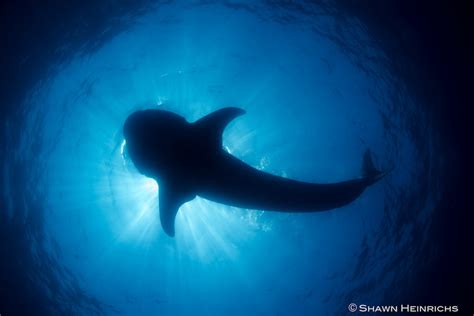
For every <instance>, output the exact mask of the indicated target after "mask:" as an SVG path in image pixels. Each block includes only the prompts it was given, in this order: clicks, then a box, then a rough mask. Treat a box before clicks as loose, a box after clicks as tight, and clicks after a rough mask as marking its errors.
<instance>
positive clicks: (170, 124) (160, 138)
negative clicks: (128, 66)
mask: <svg viewBox="0 0 474 316" xmlns="http://www.w3.org/2000/svg"><path fill="white" fill-rule="evenodd" d="M244 113H245V111H244V110H242V109H239V108H233V107H228V108H223V109H220V110H217V111H215V112H212V113H211V114H209V115H207V116H204V117H202V118H201V119H199V120H197V121H196V122H193V123H189V122H187V121H186V120H185V119H184V118H183V117H181V116H179V115H177V114H174V113H172V112H168V111H163V110H158V109H148V110H143V111H136V112H134V113H132V114H130V116H129V117H128V118H127V119H126V121H125V123H124V126H123V135H124V138H125V142H126V151H127V154H128V156H129V157H130V158H131V160H132V161H133V163H134V165H135V167H136V168H137V169H138V171H139V172H140V173H142V174H143V175H145V176H147V177H150V178H153V179H155V180H156V181H157V182H158V184H159V186H160V189H159V205H160V221H161V224H162V226H163V229H164V231H165V232H166V233H167V234H168V235H169V236H174V220H175V216H176V213H177V212H178V209H179V207H180V206H181V205H182V204H183V203H186V202H187V201H190V200H192V199H193V198H194V197H195V196H196V194H197V189H198V184H199V179H202V177H203V174H205V173H206V172H208V171H209V170H212V165H213V162H215V159H216V157H220V156H219V155H220V153H221V152H223V150H222V133H223V131H224V129H225V127H226V126H227V124H228V123H229V122H230V121H232V120H233V119H234V118H235V117H237V116H239V115H242V114H244Z"/></svg>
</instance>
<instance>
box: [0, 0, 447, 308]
mask: <svg viewBox="0 0 474 316" xmlns="http://www.w3.org/2000/svg"><path fill="white" fill-rule="evenodd" d="M307 10H308V11H301V10H292V8H291V7H278V6H274V7H272V9H271V10H270V8H268V7H266V6H265V5H263V4H262V5H255V4H252V3H247V4H245V3H242V4H240V5H230V4H227V5H225V4H210V3H200V4H194V5H191V4H189V3H187V2H181V3H180V2H174V3H169V4H164V5H156V6H153V7H152V8H151V9H150V10H149V11H148V12H146V13H144V14H142V15H140V16H138V17H137V16H134V17H129V19H131V20H130V24H129V26H128V27H127V28H126V29H125V30H124V31H123V32H121V33H119V34H117V35H116V36H114V37H113V38H111V39H110V40H109V41H108V42H106V43H104V44H103V45H102V46H101V47H99V48H98V49H96V50H93V51H88V50H84V51H78V52H77V54H76V55H75V56H72V57H71V58H69V59H67V60H65V61H64V62H62V63H60V64H58V65H56V66H55V67H54V68H52V69H51V70H50V72H49V73H48V74H47V75H45V76H44V78H43V80H41V81H40V82H38V83H37V85H36V86H35V87H34V89H32V90H31V91H30V93H29V94H28V97H27V98H26V100H25V102H24V105H23V112H22V113H21V115H22V120H23V122H24V125H23V126H22V133H21V138H20V139H19V141H18V142H13V141H12V142H11V143H8V144H7V149H8V150H9V153H11V155H10V156H9V157H10V159H9V161H8V163H7V164H5V166H4V170H3V173H4V181H5V183H6V184H7V185H5V188H8V187H10V185H9V184H11V183H15V181H16V179H15V178H14V177H17V174H15V173H13V172H12V171H11V170H15V166H17V165H18V164H21V163H25V164H26V163H27V164H28V168H27V169H26V170H24V173H25V174H27V175H28V177H27V180H26V182H25V183H24V184H23V186H24V188H25V193H17V194H24V195H19V196H18V195H14V194H11V192H6V193H7V194H6V195H8V193H10V194H11V195H12V197H10V198H9V205H8V207H7V208H6V211H5V212H6V213H7V216H6V218H7V219H8V220H12V221H13V220H14V219H15V214H14V211H13V210H18V209H19V208H20V209H22V210H23V212H25V213H26V214H30V213H31V214H32V215H31V216H28V217H27V222H28V225H31V227H30V231H31V232H32V233H31V238H30V239H29V241H30V242H31V244H32V245H34V246H32V247H33V248H32V253H33V254H34V255H33V258H36V259H35V260H37V262H36V263H37V265H36V263H35V266H36V267H37V268H36V269H35V270H34V271H35V272H36V273H35V274H34V275H31V279H32V280H33V281H34V282H35V283H36V284H39V285H40V286H41V287H42V288H44V293H46V294H45V295H46V296H47V297H48V299H50V300H52V301H55V302H59V303H58V306H56V307H55V308H57V309H58V310H55V312H57V313H68V312H69V313H77V314H83V315H88V314H105V315H113V314H117V313H118V314H123V315H140V314H141V315H322V314H329V315H332V314H345V313H346V311H347V305H348V304H349V303H351V302H356V303H358V302H364V303H366V304H370V303H373V304H376V303H378V302H381V301H383V300H384V298H387V297H392V298H393V300H394V301H396V298H397V297H399V296H400V295H402V292H403V288H398V287H397V284H400V283H401V282H408V281H409V280H410V278H412V277H413V276H414V275H415V274H416V272H417V269H418V268H419V267H420V266H423V260H429V257H427V258H420V256H418V254H419V250H420V249H422V248H423V247H424V245H425V244H426V243H427V242H428V235H427V229H428V227H429V223H430V213H431V212H432V210H433V206H434V203H435V202H436V199H437V196H436V190H435V189H436V188H430V190H427V188H426V183H427V182H429V183H436V181H435V178H436V176H437V175H436V174H435V173H434V172H433V166H434V165H437V164H439V163H440V162H439V161H440V160H441V159H442V157H441V156H439V155H436V156H435V155H434V153H433V147H432V146H433V144H434V143H436V141H437V140H436V138H435V135H436V134H435V133H433V131H432V129H431V126H430V125H429V123H428V120H427V117H426V116H425V114H424V113H422V112H420V110H419V109H418V108H417V107H416V106H415V102H416V101H415V100H414V98H413V97H412V96H411V95H410V94H409V93H408V91H407V89H406V88H405V87H404V86H403V83H401V82H399V81H398V80H397V78H396V77H394V75H393V74H392V73H391V72H390V69H389V67H388V61H387V57H386V56H385V55H384V54H383V52H382V51H381V50H380V49H379V48H378V47H377V42H376V41H375V40H373V39H372V38H371V37H370V36H369V35H368V33H367V30H366V29H365V26H364V25H363V24H362V23H361V22H360V21H358V20H355V19H354V20H351V19H348V20H344V23H343V25H344V28H343V29H341V28H340V26H341V23H342V22H341V21H340V20H339V17H338V16H334V15H332V14H331V11H330V10H328V8H326V7H323V6H316V5H314V7H313V6H309V7H308V8H307ZM224 106H237V107H241V108H243V109H245V110H246V112H247V114H246V115H244V116H242V117H240V118H238V119H237V120H235V121H234V122H233V123H232V124H231V125H230V126H229V127H228V128H227V129H226V131H225V133H224V137H223V139H224V146H225V147H226V149H227V150H228V151H229V152H231V153H232V154H233V155H235V156H236V157H238V158H239V159H242V160H243V161H245V162H247V163H248V164H250V165H252V166H254V167H256V168H259V169H262V170H265V171H267V172H270V173H273V174H278V175H281V176H284V177H289V178H293V179H297V180H302V181H309V182H320V183H330V182H336V181H341V180H346V179H350V178H353V177H357V176H359V175H360V172H361V170H360V169H361V165H362V156H363V153H364V151H365V150H366V149H367V148H370V149H371V150H372V152H373V154H374V158H375V162H376V164H377V166H378V167H379V168H382V169H389V168H393V171H392V172H391V173H390V174H389V175H388V176H387V177H386V178H385V179H384V180H383V181H381V182H380V183H378V184H376V185H374V186H373V187H370V188H369V189H367V191H366V192H365V193H364V194H363V195H362V196H361V197H360V198H359V199H357V200H356V201H355V202H354V203H352V204H350V205H349V206H346V207H343V208H341V209H337V210H334V211H330V212H322V213H312V214H285V213H271V212H264V211H259V210H246V209H238V208H233V207H228V206H225V205H221V204H217V203H214V202H210V201H207V200H204V199H201V198H196V199H195V200H193V201H191V202H189V203H187V204H185V205H184V206H183V207H182V208H181V209H180V211H179V213H178V215H177V219H176V232H177V233H176V237H175V238H170V237H168V236H167V235H166V234H165V233H164V232H163V231H162V229H161V226H160V223H159V216H158V211H159V210H158V200H157V192H158V190H159V183H156V182H155V181H154V180H152V179H148V178H146V177H144V176H142V175H141V174H139V173H138V171H137V170H136V169H135V168H134V166H133V163H132V162H131V161H130V159H129V158H128V157H127V154H126V145H125V144H124V142H123V135H122V126H123V122H124V121H125V119H126V118H127V116H128V115H129V114H130V113H132V112H133V111H136V110H138V109H145V108H157V109H165V110H170V111H173V112H176V113H178V114H180V115H182V116H183V117H185V118H186V119H187V120H188V121H195V120H197V119H199V118H200V117H202V116H204V115H206V114H208V113H210V112H212V111H214V110H216V109H219V108H221V107H224ZM9 124H12V123H10V122H7V123H6V126H7V127H11V126H10V125H9ZM414 135H415V136H416V137H414ZM160 136H161V137H163V136H164V137H165V136H166V135H160ZM32 204H34V205H40V207H35V208H33V207H31V205H32ZM37 226H41V229H37ZM415 239H416V243H413V241H414V240H415ZM55 275H56V277H55ZM58 276H59V277H58ZM50 278H52V279H54V280H56V281H55V282H53V281H51V280H50Z"/></svg>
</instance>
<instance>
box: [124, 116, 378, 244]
mask: <svg viewBox="0 0 474 316" xmlns="http://www.w3.org/2000/svg"><path fill="white" fill-rule="evenodd" d="M244 113H245V111H244V110H243V109H240V108H237V107H226V108H221V109H219V110H217V111H215V112H212V113H210V114H208V115H206V116H204V117H202V118H200V119H199V120H197V121H195V122H192V123H190V122H188V121H187V120H186V119H185V118H184V117H182V116H180V115H177V114H175V113H173V112H170V111H165V110H159V109H146V110H140V111H136V112H134V113H132V114H130V115H129V116H128V118H127V119H126V121H125V123H124V126H123V136H124V138H125V142H126V150H127V154H128V155H129V157H130V158H131V160H132V161H133V164H134V165H135V167H136V168H137V170H138V171H139V172H140V173H142V174H143V175H145V176H147V177H150V178H153V179H155V180H156V181H157V183H158V184H159V190H158V195H159V197H158V199H159V214H160V222H161V226H162V228H163V230H164V231H165V233H166V234H167V235H169V236H171V237H173V236H174V235H175V218H176V214H177V212H178V210H179V208H180V207H181V205H183V204H184V203H186V202H189V201H191V200H193V199H194V198H195V197H196V196H199V197H202V198H204V199H208V200H211V201H214V202H217V203H222V204H226V205H230V206H235V207H239V208H246V209H257V210H265V211H277V212H317V211H325V210H331V209H335V208H340V207H342V206H344V205H347V204H349V203H351V202H352V201H354V200H355V199H356V198H357V197H359V196H360V195H361V194H362V192H363V191H364V190H365V189H366V188H367V187H369V186H370V185H372V184H374V183H376V182H377V181H379V180H380V179H381V178H383V177H384V176H385V174H386V172H381V171H379V170H377V169H376V168H375V167H374V164H373V162H372V158H371V154H370V150H369V149H367V150H366V152H365V154H364V157H363V164H362V175H361V176H360V177H358V178H354V179H351V180H347V181H342V182H336V183H329V184H318V183H308V182H302V181H297V180H292V179H288V178H284V177H280V176H276V175H273V174H270V173H267V172H264V171H262V170H258V169H256V168H253V167H252V166H250V165H248V164H247V163H245V162H243V161H241V160H239V159H238V158H236V157H234V156H233V155H232V154H230V153H229V152H227V151H226V150H225V149H224V147H223V145H222V134H223V132H224V129H225V128H226V126H227V125H228V124H229V123H230V122H231V121H233V120H234V119H235V118H236V117H238V116H241V115H243V114H244Z"/></svg>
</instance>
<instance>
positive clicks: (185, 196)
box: [158, 181, 195, 237]
mask: <svg viewBox="0 0 474 316" xmlns="http://www.w3.org/2000/svg"><path fill="white" fill-rule="evenodd" d="M158 194H159V204H160V205H159V207H160V222H161V227H162V228H163V230H164V231H165V233H166V234H167V235H168V236H170V237H174V234H175V229H174V222H175V218H176V214H177V213H178V210H179V208H180V207H181V205H183V204H184V203H186V202H189V201H191V200H192V199H194V197H195V195H192V194H189V193H188V192H187V191H186V190H184V189H183V188H181V187H180V186H178V185H176V184H175V185H173V184H172V183H170V182H163V181H162V182H160V186H159V192H158Z"/></svg>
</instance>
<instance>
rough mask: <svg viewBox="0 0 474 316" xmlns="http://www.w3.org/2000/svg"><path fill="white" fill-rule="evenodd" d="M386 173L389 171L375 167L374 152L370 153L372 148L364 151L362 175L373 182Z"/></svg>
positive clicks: (370, 182)
mask: <svg viewBox="0 0 474 316" xmlns="http://www.w3.org/2000/svg"><path fill="white" fill-rule="evenodd" d="M386 174H387V172H382V171H380V170H378V169H377V168H375V166H374V162H373V161H372V154H371V153H370V149H367V150H366V151H365V153H364V161H363V164H362V176H363V177H364V178H367V179H368V180H369V184H372V183H375V182H377V181H379V180H380V179H382V178H383V177H385V175H386Z"/></svg>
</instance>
